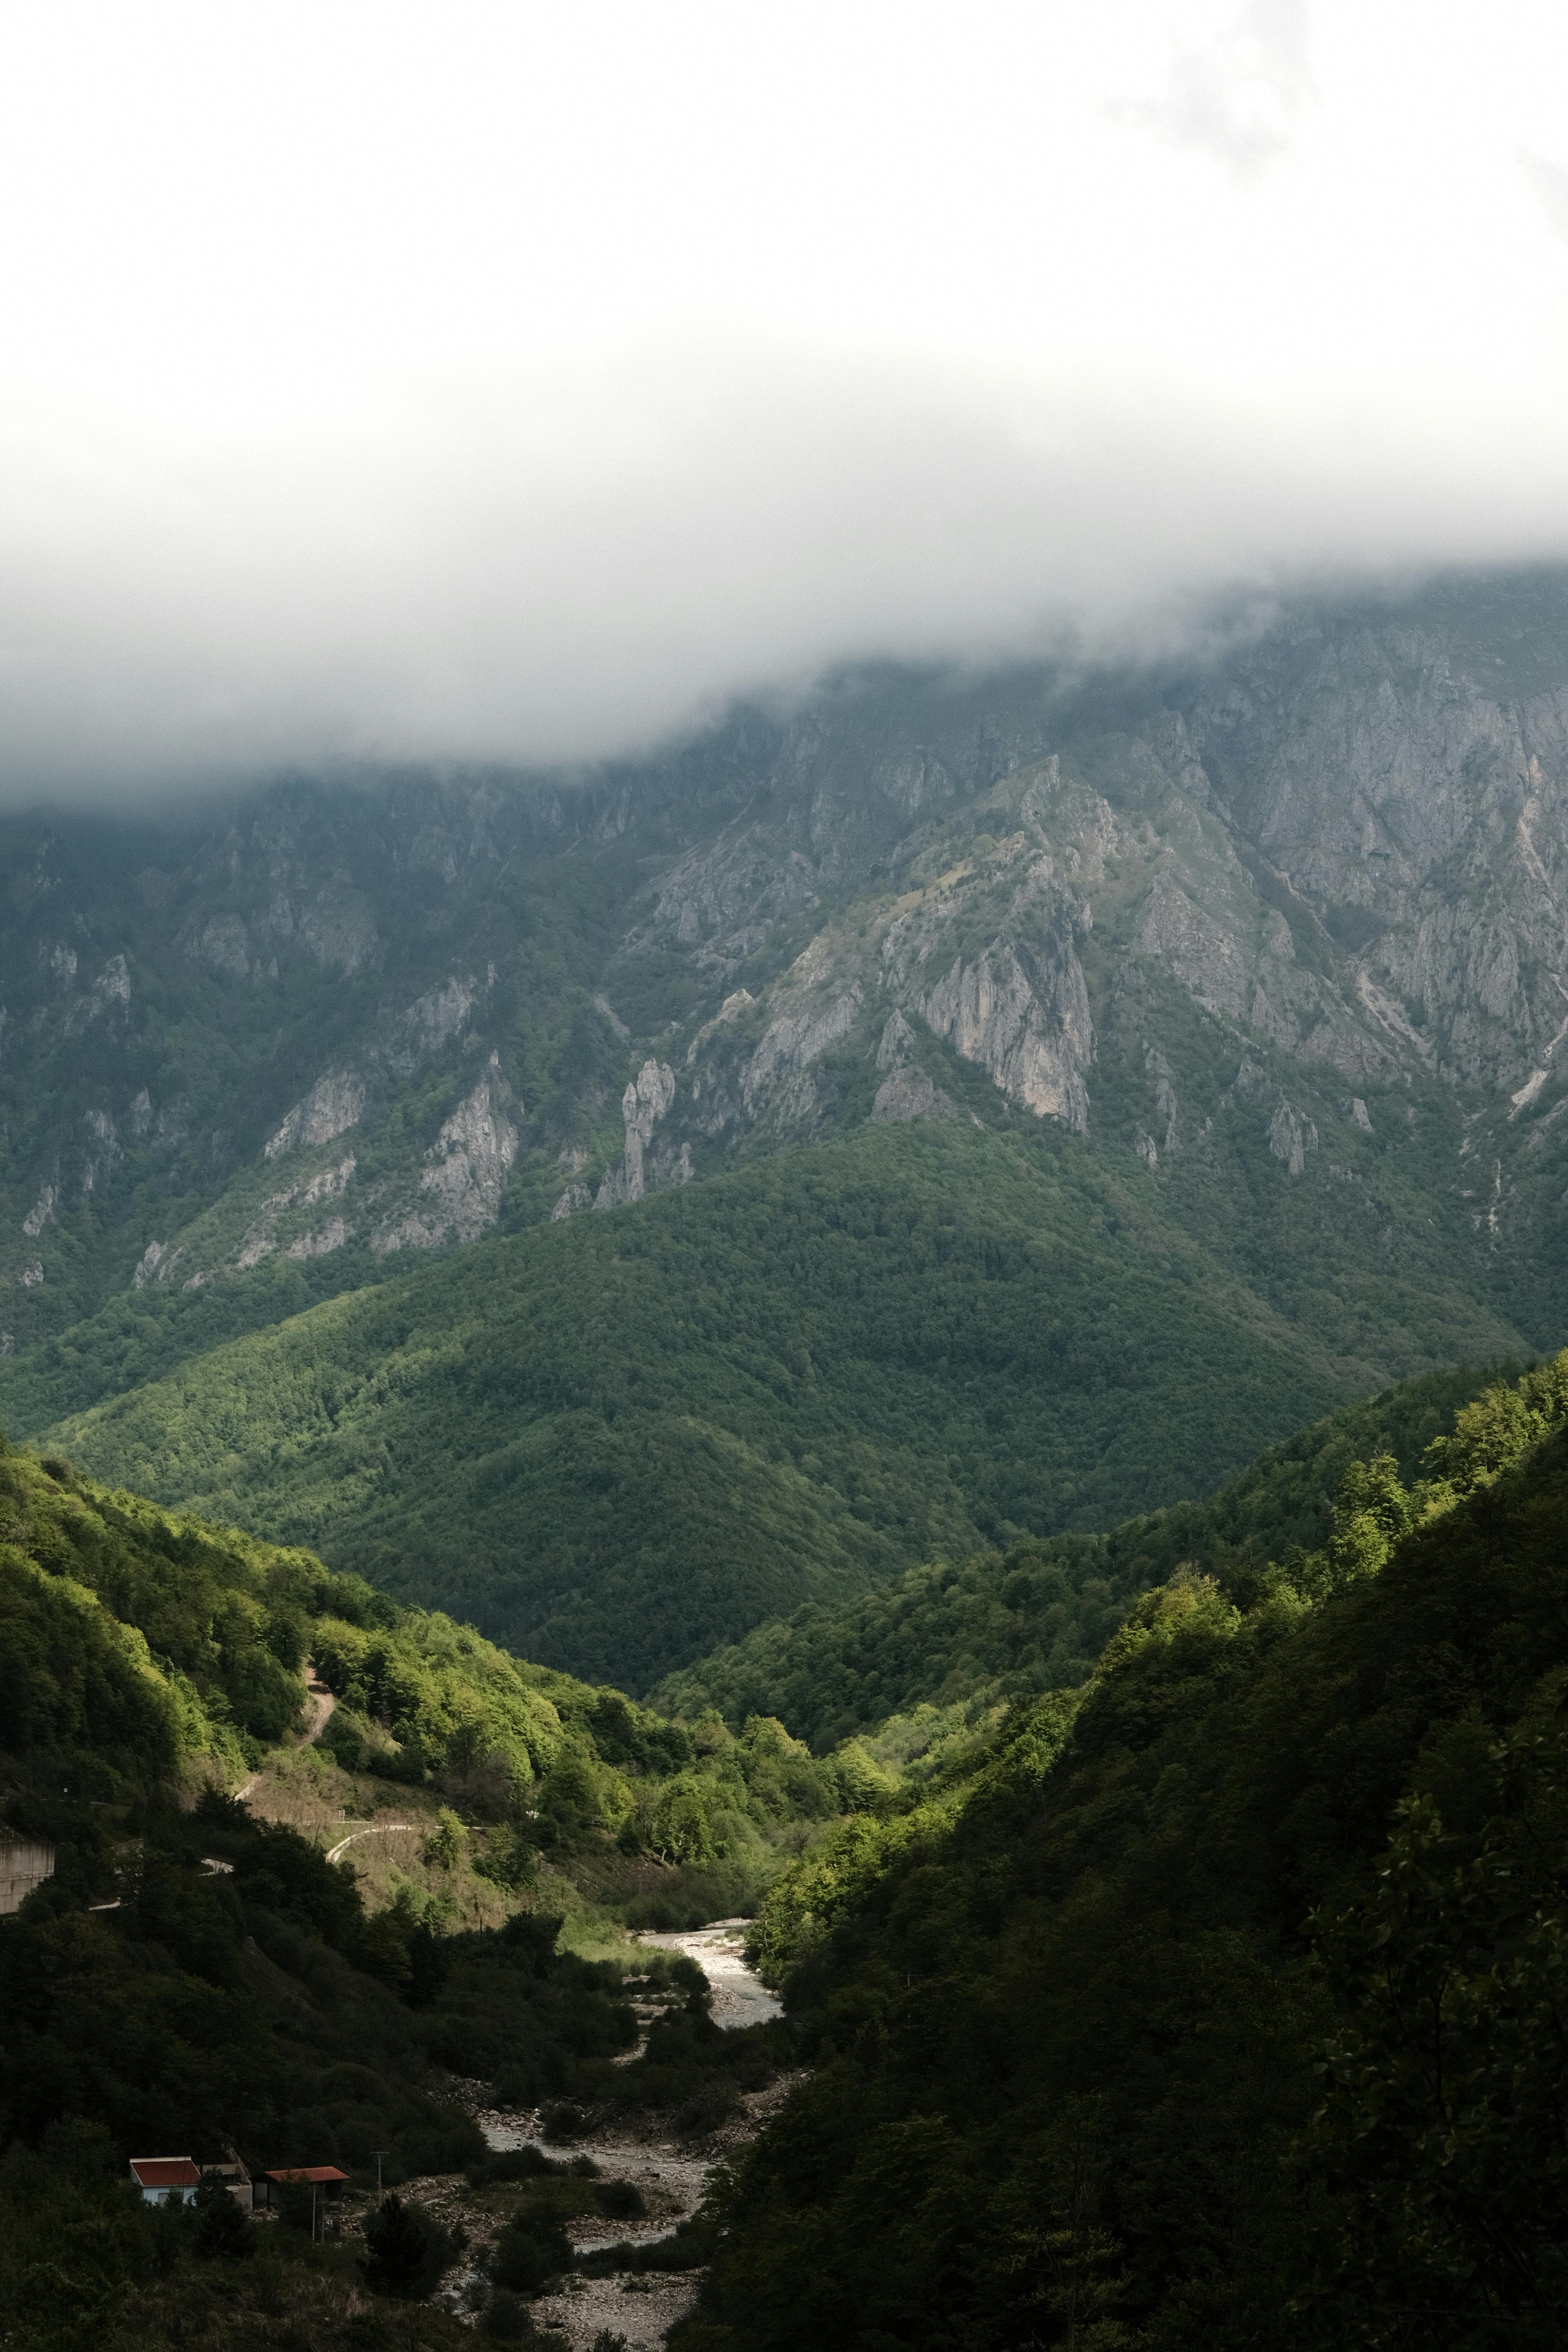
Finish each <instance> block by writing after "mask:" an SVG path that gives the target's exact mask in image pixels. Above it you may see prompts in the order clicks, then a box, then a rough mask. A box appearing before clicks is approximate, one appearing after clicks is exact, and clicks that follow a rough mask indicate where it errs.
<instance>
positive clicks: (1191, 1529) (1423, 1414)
mask: <svg viewBox="0 0 1568 2352" xmlns="http://www.w3.org/2000/svg"><path fill="white" fill-rule="evenodd" d="M1492 1377H1493V1374H1491V1373H1486V1372H1477V1371H1470V1370H1456V1371H1451V1372H1431V1373H1428V1374H1427V1375H1426V1378H1425V1379H1422V1380H1417V1381H1405V1382H1404V1383H1403V1384H1402V1385H1401V1386H1400V1387H1398V1388H1395V1389H1388V1390H1384V1391H1382V1393H1380V1394H1379V1395H1377V1396H1374V1397H1367V1398H1363V1399H1361V1400H1360V1401H1359V1402H1356V1403H1355V1404H1351V1405H1342V1406H1341V1408H1340V1410H1339V1411H1338V1412H1334V1413H1331V1414H1330V1415H1329V1416H1328V1417H1327V1418H1326V1419H1325V1420H1323V1421H1321V1422H1317V1423H1313V1424H1312V1425H1311V1426H1310V1428H1308V1429H1304V1430H1300V1431H1299V1432H1298V1433H1296V1434H1295V1435H1294V1436H1293V1437H1290V1438H1288V1439H1286V1440H1285V1441H1284V1443H1283V1444H1279V1445H1274V1446H1269V1447H1268V1448H1267V1449H1266V1450H1265V1452H1264V1453H1262V1454H1259V1455H1258V1458H1257V1459H1256V1461H1254V1462H1252V1463H1249V1464H1248V1465H1247V1468H1246V1469H1245V1470H1243V1471H1242V1472H1240V1473H1239V1474H1238V1475H1237V1476H1236V1477H1235V1478H1232V1479H1230V1480H1229V1481H1227V1483H1226V1485H1225V1486H1222V1487H1221V1488H1220V1489H1219V1491H1218V1493H1217V1494H1215V1495H1214V1496H1210V1497H1209V1498H1208V1500H1206V1501H1205V1502H1183V1503H1173V1504H1172V1505H1170V1506H1169V1507H1167V1508H1166V1509H1164V1510H1163V1511H1155V1512H1151V1513H1148V1514H1146V1515H1144V1516H1142V1517H1137V1518H1132V1519H1128V1520H1126V1521H1124V1522H1123V1523H1122V1524H1121V1526H1120V1527H1116V1528H1111V1529H1110V1532H1109V1534H1105V1535H1071V1536H1055V1537H1050V1538H1046V1539H1044V1540H1043V1541H1037V1542H1033V1543H1024V1544H1016V1545H1013V1546H1011V1547H1010V1548H1009V1549H1006V1550H1005V1551H998V1550H996V1549H990V1550H987V1551H983V1552H976V1553H973V1555H972V1556H971V1557H970V1558H968V1559H959V1560H957V1561H947V1560H937V1561H932V1562H927V1563H925V1564H924V1565H922V1566H921V1567H920V1568H917V1569H911V1570H908V1571H907V1573H906V1574H905V1575H903V1576H902V1577H900V1578H899V1579H898V1580H896V1581H895V1582H894V1583H892V1584H890V1585H886V1586H883V1587H882V1588H881V1589H880V1590H879V1591H875V1592H870V1593H866V1594H863V1595H861V1596H860V1597H858V1599H856V1600H854V1601H845V1602H841V1603H839V1604H838V1605H837V1606H836V1607H826V1606H824V1605H823V1604H821V1603H820V1602H809V1601H808V1602H806V1603H805V1604H804V1605H803V1606H802V1607H801V1608H799V1609H797V1610H796V1611H795V1612H794V1613H793V1615H791V1616H790V1617H788V1618H783V1619H781V1618H774V1619H773V1620H771V1621H770V1622H767V1623H766V1624H763V1625H760V1626H758V1627H757V1628H756V1629H755V1630H754V1631H753V1632H752V1633H748V1634H747V1635H746V1637H745V1639H744V1640H743V1641H742V1642H738V1643H732V1644H731V1645H729V1646H728V1647H726V1648H724V1649H722V1650H718V1651H715V1652H714V1653H713V1654H712V1655H711V1656H710V1657H707V1658H703V1659H700V1660H699V1661H698V1662H697V1663H696V1664H694V1665H690V1666H688V1667H685V1668H683V1669H682V1670H681V1671H680V1672H679V1673H678V1674H674V1675H668V1676H667V1677H666V1678H665V1680H664V1681H663V1682H662V1683H660V1684H658V1685H657V1686H656V1688H655V1690H654V1691H653V1692H652V1693H651V1694H650V1698H651V1699H652V1701H653V1703H654V1704H656V1705H657V1706H660V1707H662V1708H664V1709H665V1711H666V1712H667V1713H668V1714H671V1715H696V1714H699V1713H700V1712H701V1711H702V1710H703V1709H704V1708H706V1707H710V1706H711V1707H716V1708H717V1709H718V1710H719V1712H720V1713H721V1715H723V1717H725V1719H726V1720H727V1721H728V1722H729V1723H731V1725H732V1726H733V1727H735V1728H736V1729H739V1728H740V1727H741V1725H742V1723H744V1721H745V1720H746V1718H747V1717H749V1716H752V1715H769V1716H775V1717H778V1718H779V1720H780V1721H781V1722H783V1723H784V1724H786V1725H787V1726H788V1727H789V1728H790V1730H791V1731H793V1732H794V1733H795V1735H796V1736H797V1738H802V1739H805V1740H808V1741H809V1742H810V1744H811V1745H812V1747H813V1748H816V1749H817V1750H818V1751H819V1752H826V1750H827V1749H828V1748H834V1747H836V1746H837V1744H838V1743H839V1742H840V1741H842V1740H847V1739H850V1738H854V1737H855V1736H856V1735H858V1733H861V1732H865V1731H869V1730H875V1729H877V1728H878V1727H879V1726H882V1725H884V1724H885V1723H886V1722H887V1721H888V1719H889V1717H910V1722H909V1723H908V1724H907V1725H904V1724H900V1730H899V1732H898V1733H896V1734H894V1735H893V1737H894V1738H895V1739H897V1740H900V1741H901V1742H902V1743H903V1744H904V1745H905V1746H907V1744H908V1742H909V1741H910V1739H911V1738H914V1737H915V1735H916V1733H917V1731H919V1732H922V1733H924V1734H925V1735H926V1736H927V1737H928V1738H929V1737H932V1736H939V1735H940V1734H941V1733H942V1731H943V1730H944V1729H945V1728H946V1727H948V1726H949V1725H950V1724H951V1721H952V1718H953V1717H955V1716H956V1717H958V1718H959V1719H961V1720H965V1721H967V1722H970V1723H973V1722H976V1721H979V1720H980V1719H982V1718H983V1717H985V1716H986V1715H987V1713H989V1712H990V1711H991V1710H994V1708H996V1707H997V1706H999V1705H1013V1704H1016V1702H1018V1701H1019V1700H1022V1699H1027V1698H1032V1697H1037V1696H1039V1695H1040V1694H1042V1693H1043V1692H1046V1691H1050V1690H1060V1689H1068V1688H1070V1687H1072V1686H1073V1685H1076V1684H1078V1683H1081V1682H1083V1681H1084V1680H1086V1678H1087V1677H1088V1675H1089V1673H1090V1672H1091V1671H1092V1669H1093V1667H1094V1665H1095V1663H1096V1661H1097V1660H1098V1658H1099V1656H1100V1652H1101V1651H1102V1650H1103V1648H1104V1647H1105V1644H1106V1643H1107V1641H1108V1640H1109V1639H1110V1635H1111V1633H1113V1632H1114V1631H1115V1628H1116V1627H1117V1625H1119V1624H1120V1623H1121V1619H1122V1617H1123V1616H1124V1615H1125V1614H1126V1612H1127V1610H1128V1609H1129V1607H1130V1606H1131V1603H1132V1601H1134V1600H1135V1599H1136V1598H1137V1596H1138V1594H1139V1593H1141V1592H1142V1591H1146V1590H1147V1589H1148V1588H1149V1587H1150V1586H1151V1585H1154V1584H1163V1582H1164V1581H1165V1580H1167V1578H1169V1577H1170V1576H1171V1575H1173V1573H1174V1572H1175V1570H1177V1569H1178V1568H1185V1569H1187V1570H1201V1571H1205V1572H1211V1573H1216V1574H1219V1575H1221V1576H1223V1577H1224V1578H1225V1579H1226V1581H1227V1583H1228V1584H1230V1585H1231V1586H1233V1587H1237V1588H1239V1587H1240V1586H1241V1584H1242V1583H1243V1582H1244V1581H1245V1580H1246V1578H1247V1575H1248V1574H1253V1575H1256V1574H1257V1573H1258V1571H1259V1570H1262V1569H1263V1568H1264V1566H1265V1565H1266V1564H1267V1562H1268V1560H1269V1559H1273V1558H1278V1557H1279V1556H1280V1555H1281V1554H1282V1553H1284V1552H1286V1551H1287V1550H1288V1549H1289V1548H1290V1547H1291V1546H1296V1547H1299V1548H1300V1549H1304V1550H1311V1549H1317V1548H1318V1547H1319V1546H1321V1544H1322V1543H1323V1542H1324V1541H1326V1539H1327V1538H1328V1535H1329V1532H1330V1525H1331V1514H1332V1506H1333V1500H1334V1497H1335V1496H1336V1495H1337V1493H1338V1491H1339V1488H1340V1485H1341V1482H1342V1478H1343V1476H1344V1474H1345V1472H1346V1470H1347V1469H1348V1468H1349V1466H1350V1465H1351V1463H1352V1461H1354V1460H1355V1459H1357V1458H1358V1457H1360V1456H1369V1455H1372V1454H1379V1453H1388V1454H1392V1455H1393V1456H1394V1460H1395V1461H1396V1462H1397V1463H1398V1465H1399V1467H1400V1471H1401V1474H1402V1475H1405V1476H1407V1477H1409V1476H1414V1475H1416V1472H1417V1470H1418V1468H1419V1465H1420V1463H1421V1459H1422V1456H1423V1454H1425V1452H1426V1447H1427V1446H1428V1445H1429V1444H1431V1442H1432V1440H1433V1439H1434V1438H1435V1437H1436V1436H1437V1435H1438V1434H1440V1433H1442V1432H1444V1431H1446V1430H1447V1426H1448V1423H1449V1421H1450V1418H1451V1416H1452V1414H1453V1412H1454V1411H1455V1409H1456V1408H1457V1407H1458V1406H1459V1405H1461V1404H1464V1403H1466V1402H1468V1400H1469V1399H1470V1398H1471V1397H1472V1396H1473V1395H1474V1394H1475V1393H1476V1391H1478V1390H1479V1389H1480V1388H1482V1387H1484V1386H1486V1385H1487V1384H1488V1382H1489V1380H1490V1379H1491V1378H1492ZM933 1715H934V1716H940V1717H942V1723H941V1724H940V1725H939V1724H938V1723H937V1722H936V1721H934V1720H932V1719H931V1718H932V1717H933ZM923 1744H924V1743H923V1741H922V1745H923Z"/></svg>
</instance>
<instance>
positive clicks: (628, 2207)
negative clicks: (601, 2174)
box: [595, 2180, 647, 2221]
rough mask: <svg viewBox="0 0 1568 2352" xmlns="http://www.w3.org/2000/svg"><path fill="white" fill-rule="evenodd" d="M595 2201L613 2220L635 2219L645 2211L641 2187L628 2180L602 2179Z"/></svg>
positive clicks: (637, 2219)
mask: <svg viewBox="0 0 1568 2352" xmlns="http://www.w3.org/2000/svg"><path fill="white" fill-rule="evenodd" d="M595 2203H596V2204H597V2206H598V2208H599V2210H600V2212H601V2213H607V2214H608V2215H609V2217H610V2219H611V2220H612V2221H640V2220H641V2219H642V2216H643V2215H644V2214H645V2213H646V2212H647V2205H646V2204H645V2203H644V2202H643V2195H642V2191H641V2189H638V2188H637V2185H636V2183H635V2182H634V2181H630V2180H602V2181H601V2182H600V2183H599V2186H598V2188H597V2189H595Z"/></svg>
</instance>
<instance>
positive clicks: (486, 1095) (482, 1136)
mask: <svg viewBox="0 0 1568 2352" xmlns="http://www.w3.org/2000/svg"><path fill="white" fill-rule="evenodd" d="M497 1068H498V1065H497V1063H496V1062H495V1061H494V1060H493V1059H492V1063H491V1069H490V1071H489V1072H488V1073H487V1074H486V1076H484V1077H482V1078H481V1079H480V1080H479V1085H478V1086H477V1087H475V1088H474V1091H473V1093H472V1094H471V1095H469V1096H468V1099H467V1100H466V1101H465V1102H463V1103H461V1104H459V1106H458V1108H457V1110H456V1111H454V1112H453V1114H452V1116H451V1118H449V1119H447V1121H446V1123H445V1124H444V1126H443V1127H442V1128H441V1130H440V1132H439V1133H438V1135H437V1138H436V1140H435V1142H434V1143H433V1144H432V1145H431V1147H430V1150H429V1154H428V1165H427V1166H426V1168H425V1170H424V1171H423V1172H422V1173H421V1175H420V1178H419V1200H418V1204H417V1206H416V1207H414V1208H412V1209H409V1210H407V1211H405V1213H403V1214H402V1215H401V1216H399V1217H396V1218H395V1219H394V1220H393V1221H392V1222H391V1223H387V1224H384V1226H383V1227H382V1228H381V1231H380V1232H379V1233H378V1234H375V1235H374V1238H373V1240H372V1242H371V1247H372V1249H373V1250H374V1251H375V1252H376V1254H377V1255H378V1256H385V1255H387V1254H388V1253H389V1252H390V1251H393V1250H400V1249H435V1248H437V1246H438V1245H439V1244H441V1243H443V1242H445V1241H447V1240H455V1241H459V1242H471V1241H474V1240H476V1239H477V1238H478V1236H479V1234H482V1233H483V1232H484V1230H485V1228H486V1227H487V1225H493V1224H494V1223H495V1221H496V1219H497V1218H498V1217H499V1216H500V1203H501V1194H502V1192H504V1190H505V1188H506V1177H507V1171H508V1170H509V1169H510V1166H511V1164H512V1161H513V1160H515V1159H516V1157H517V1129H516V1128H515V1127H513V1126H512V1124H511V1122H510V1119H509V1118H507V1116H506V1112H505V1109H504V1108H503V1102H504V1095H505V1089H504V1087H503V1086H502V1084H501V1081H500V1077H499V1076H498V1075H496V1071H497ZM316 1254H318V1255H319V1253H316Z"/></svg>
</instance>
